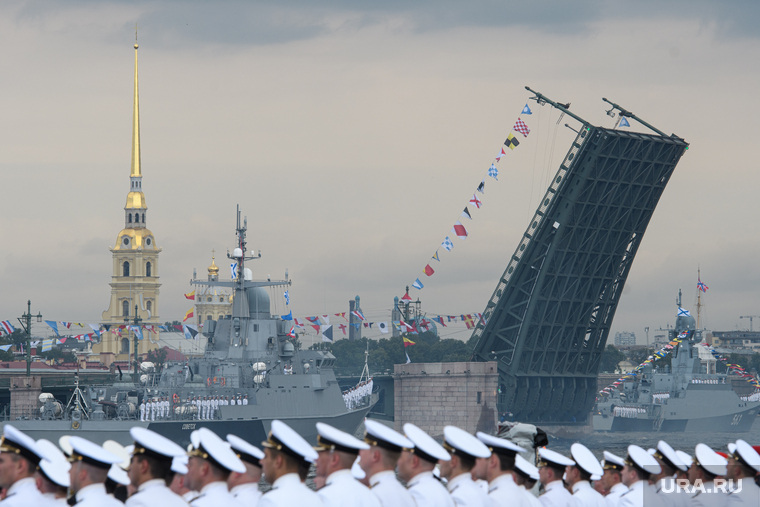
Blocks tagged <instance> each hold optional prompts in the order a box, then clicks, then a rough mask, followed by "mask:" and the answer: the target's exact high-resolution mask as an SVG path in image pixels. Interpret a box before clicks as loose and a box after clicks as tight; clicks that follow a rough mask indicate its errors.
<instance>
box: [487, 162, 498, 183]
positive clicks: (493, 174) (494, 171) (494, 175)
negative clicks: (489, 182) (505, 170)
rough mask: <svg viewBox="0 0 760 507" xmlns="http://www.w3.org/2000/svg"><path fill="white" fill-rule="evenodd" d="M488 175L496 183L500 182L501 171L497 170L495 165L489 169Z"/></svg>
mask: <svg viewBox="0 0 760 507" xmlns="http://www.w3.org/2000/svg"><path fill="white" fill-rule="evenodd" d="M488 175H489V176H490V177H491V178H493V179H495V180H496V181H499V170H498V169H496V166H495V165H493V164H491V167H489V168H488Z"/></svg>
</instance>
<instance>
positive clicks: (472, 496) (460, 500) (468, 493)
mask: <svg viewBox="0 0 760 507" xmlns="http://www.w3.org/2000/svg"><path fill="white" fill-rule="evenodd" d="M446 489H448V490H449V495H451V499H452V500H454V504H455V505H457V506H465V507H482V506H485V505H489V500H488V493H486V492H485V491H483V490H482V489H481V488H480V486H478V485H477V484H475V481H473V480H472V477H471V476H470V473H469V472H465V473H463V474H460V475H457V476H456V477H453V478H452V479H451V480H450V481H449V482H448V483H446Z"/></svg>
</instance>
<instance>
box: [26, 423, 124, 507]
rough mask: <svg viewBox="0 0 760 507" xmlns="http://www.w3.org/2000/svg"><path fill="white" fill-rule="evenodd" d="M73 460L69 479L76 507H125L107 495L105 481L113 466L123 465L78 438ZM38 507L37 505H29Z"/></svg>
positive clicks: (73, 439)
mask: <svg viewBox="0 0 760 507" xmlns="http://www.w3.org/2000/svg"><path fill="white" fill-rule="evenodd" d="M69 443H70V444H71V449H72V450H71V456H70V457H69V462H70V463H71V469H70V470H69V479H70V481H71V488H70V489H71V493H72V494H73V495H74V498H73V501H74V502H75V503H74V504H72V505H76V506H78V507H121V506H123V504H122V503H121V502H119V501H118V500H116V499H115V498H114V497H112V496H111V495H109V494H108V493H106V486H105V481H106V478H107V477H108V470H109V469H110V468H111V465H113V464H116V463H119V462H121V461H122V458H121V456H117V455H116V454H113V453H111V452H108V451H106V450H105V449H103V448H102V447H101V446H99V445H97V444H94V443H92V442H90V441H89V440H85V439H84V438H80V437H77V436H74V437H71V438H69ZM27 505H34V504H27Z"/></svg>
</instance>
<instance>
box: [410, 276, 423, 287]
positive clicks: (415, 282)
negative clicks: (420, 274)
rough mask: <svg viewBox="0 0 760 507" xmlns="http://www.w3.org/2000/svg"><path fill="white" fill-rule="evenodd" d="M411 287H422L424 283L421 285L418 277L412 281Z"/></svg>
mask: <svg viewBox="0 0 760 507" xmlns="http://www.w3.org/2000/svg"><path fill="white" fill-rule="evenodd" d="M412 287H414V288H415V289H422V288H423V287H424V285H422V282H420V279H419V278H418V279H416V280H415V281H414V283H413V284H412Z"/></svg>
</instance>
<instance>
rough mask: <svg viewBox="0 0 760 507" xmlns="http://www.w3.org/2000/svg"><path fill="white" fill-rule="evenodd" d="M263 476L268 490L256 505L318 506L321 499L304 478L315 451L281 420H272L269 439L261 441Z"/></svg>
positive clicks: (315, 458) (315, 457)
mask: <svg viewBox="0 0 760 507" xmlns="http://www.w3.org/2000/svg"><path fill="white" fill-rule="evenodd" d="M261 445H262V446H264V459H262V460H261V467H262V468H263V470H264V479H265V480H266V481H267V482H268V483H269V484H271V485H272V489H270V490H269V491H267V492H266V493H264V495H263V496H262V497H261V500H259V507H272V506H283V507H321V506H322V500H321V499H320V498H319V495H317V494H316V493H315V492H314V491H312V490H311V489H309V488H308V487H307V486H306V484H304V481H306V475H307V474H308V473H309V467H310V466H311V464H312V463H313V462H315V461H316V460H317V457H318V456H317V451H315V450H314V449H312V447H311V446H310V445H309V443H308V442H307V441H306V440H304V439H303V437H302V436H301V435H299V434H298V433H296V432H295V431H293V429H292V428H291V427H290V426H288V425H287V424H285V423H284V422H282V421H280V420H278V419H275V420H274V421H272V426H271V430H270V431H269V438H268V439H267V440H265V441H264V442H262V443H261Z"/></svg>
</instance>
